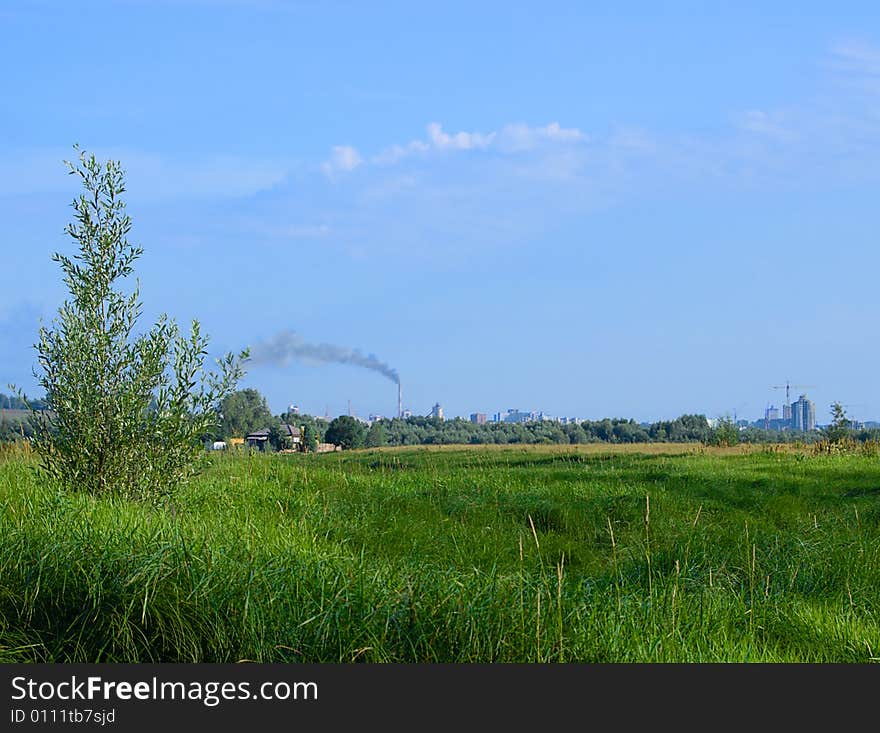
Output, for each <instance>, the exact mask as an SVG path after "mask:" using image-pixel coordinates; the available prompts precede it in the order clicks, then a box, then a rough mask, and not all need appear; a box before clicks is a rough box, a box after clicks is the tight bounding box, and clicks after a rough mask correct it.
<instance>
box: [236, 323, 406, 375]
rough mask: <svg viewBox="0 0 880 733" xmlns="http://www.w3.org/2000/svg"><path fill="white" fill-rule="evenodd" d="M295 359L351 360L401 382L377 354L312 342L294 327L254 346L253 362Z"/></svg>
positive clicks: (281, 362) (281, 363) (317, 361)
mask: <svg viewBox="0 0 880 733" xmlns="http://www.w3.org/2000/svg"><path fill="white" fill-rule="evenodd" d="M293 359H296V360H298V361H302V362H305V363H307V364H308V363H311V364H351V365H353V366H359V367H363V368H364V369H372V370H373V371H374V372H379V374H381V375H382V376H384V377H387V378H388V379H390V380H391V381H392V382H394V383H395V384H400V377H399V376H398V374H397V370H396V369H392V368H391V367H390V366H388V365H387V364H386V363H385V362H383V361H379V359H377V358H376V357H375V356H374V355H373V354H368V355H366V356H365V355H364V354H362V353H361V352H360V351H359V350H358V349H348V348H346V347H344V346H334V345H333V344H309V343H306V342H305V341H304V340H303V338H302V336H300V335H299V334H296V333H294V332H293V331H282V332H281V333H279V334H277V335H276V336H273V337H272V338H271V339H269V340H268V341H263V342H262V343H259V344H257V345H256V346H253V347H251V364H254V365H260V364H275V365H278V366H287V364H289V363H290V361H291V360H293Z"/></svg>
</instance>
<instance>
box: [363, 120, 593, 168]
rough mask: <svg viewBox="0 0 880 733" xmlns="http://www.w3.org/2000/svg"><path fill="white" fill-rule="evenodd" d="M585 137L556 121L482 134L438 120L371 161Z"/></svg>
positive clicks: (504, 149) (517, 148)
mask: <svg viewBox="0 0 880 733" xmlns="http://www.w3.org/2000/svg"><path fill="white" fill-rule="evenodd" d="M585 139H586V136H585V135H584V134H583V133H582V132H581V131H580V130H578V129H576V128H563V127H561V126H560V125H559V123H558V122H551V123H550V124H548V125H545V126H544V127H531V126H529V125H526V124H523V123H512V124H509V125H505V126H504V127H502V128H501V129H499V130H492V131H490V132H485V133H483V132H466V131H459V132H453V133H449V132H446V131H445V130H444V129H443V126H442V125H441V124H440V123H439V122H431V123H430V124H429V125H428V126H427V128H426V136H425V137H424V138H422V139H416V140H410V141H409V142H408V143H404V144H399V143H398V144H394V145H391V146H389V147H387V148H386V149H385V150H383V151H381V152H380V153H378V154H376V155H375V156H373V158H372V159H371V162H373V163H377V164H380V165H388V164H393V163H397V162H399V161H400V160H403V159H404V158H407V157H410V156H412V155H418V154H426V153H430V152H432V151H468V150H496V151H498V152H501V153H516V152H522V151H527V150H533V149H534V148H535V147H536V146H538V145H540V144H542V143H548V142H549V143H575V142H581V141H583V140H585Z"/></svg>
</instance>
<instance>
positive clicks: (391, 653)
mask: <svg viewBox="0 0 880 733" xmlns="http://www.w3.org/2000/svg"><path fill="white" fill-rule="evenodd" d="M32 461H33V459H32V458H30V457H28V456H27V455H24V454H21V453H15V452H13V453H10V454H9V455H5V456H4V457H2V458H0V507H2V508H0V661H3V662H10V661H193V662H196V661H239V660H254V661H282V662H284V661H309V662H310V661H330V662H336V661H343V662H392V661H394V662H400V661H403V662H411V661H412V662H414V661H428V662H456V661H464V662H509V661H517V662H519V661H526V662H570V661H614V662H628V661H847V662H864V661H869V660H875V659H876V658H877V657H880V616H878V611H880V541H878V540H880V464H878V462H877V460H876V459H875V458H874V459H872V458H870V457H867V456H859V455H840V456H838V455H807V454H806V453H804V452H789V451H786V452H775V451H750V452H743V451H717V452H716V451H710V450H701V451H689V452H682V453H679V454H675V455H674V454H653V455H648V454H640V453H637V452H634V451H629V450H628V451H608V450H607V449H606V450H605V451H604V452H597V451H595V450H591V449H588V450H574V449H568V450H559V449H555V448H548V449H543V450H542V449H534V448H510V449H505V450H474V449H458V450H452V449H446V450H442V451H426V450H421V449H413V450H394V451H382V450H374V451H361V452H354V453H345V454H333V455H326V456H239V457H236V456H220V457H217V458H215V459H214V461H213V464H212V466H211V468H210V470H209V471H208V472H207V473H206V474H205V475H203V476H202V477H201V479H200V480H198V481H196V482H195V483H193V484H192V485H191V486H189V487H187V488H185V489H183V490H182V491H181V493H180V494H179V495H178V497H177V499H176V503H175V504H173V505H171V506H168V507H165V508H161V509H160V508H154V507H153V508H151V507H149V506H146V505H141V504H136V503H131V502H127V501H123V500H118V499H108V498H103V499H97V500H96V499H94V498H91V497H89V496H86V495H80V494H62V493H60V492H58V491H57V490H56V489H55V488H53V487H52V486H51V485H49V484H46V483H42V482H40V481H38V480H37V479H36V478H35V476H34V473H33V470H32V468H33V462H32Z"/></svg>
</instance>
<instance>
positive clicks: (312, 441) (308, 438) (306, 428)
mask: <svg viewBox="0 0 880 733" xmlns="http://www.w3.org/2000/svg"><path fill="white" fill-rule="evenodd" d="M302 445H303V450H304V451H306V452H308V451H313V450H315V448H316V447H317V445H318V433H317V431H316V430H315V428H314V427H313V426H312V424H311V423H305V424H304V425H303V426H302Z"/></svg>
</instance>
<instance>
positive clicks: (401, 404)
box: [397, 380, 403, 418]
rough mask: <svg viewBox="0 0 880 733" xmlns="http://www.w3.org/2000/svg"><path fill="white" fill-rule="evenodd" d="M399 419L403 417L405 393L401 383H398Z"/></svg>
mask: <svg viewBox="0 0 880 733" xmlns="http://www.w3.org/2000/svg"><path fill="white" fill-rule="evenodd" d="M397 417H398V418H401V417H403V391H402V390H401V388H400V381H399V380H398V382H397Z"/></svg>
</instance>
